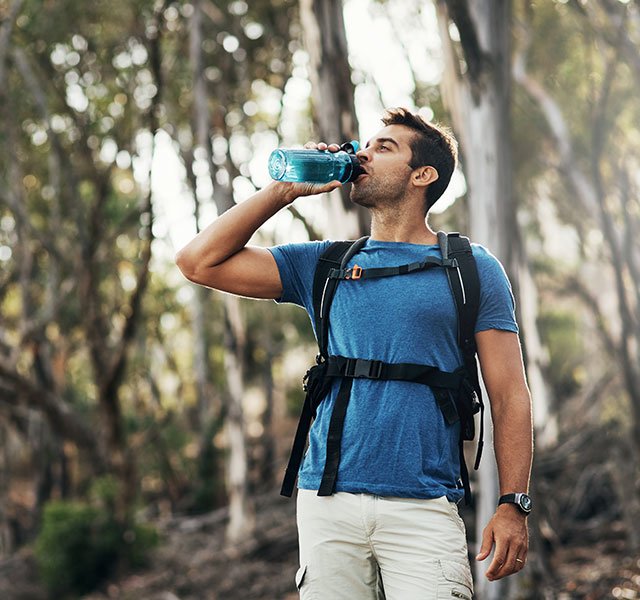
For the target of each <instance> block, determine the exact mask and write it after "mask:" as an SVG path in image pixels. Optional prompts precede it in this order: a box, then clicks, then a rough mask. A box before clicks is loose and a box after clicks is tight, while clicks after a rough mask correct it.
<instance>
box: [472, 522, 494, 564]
mask: <svg viewBox="0 0 640 600" xmlns="http://www.w3.org/2000/svg"><path fill="white" fill-rule="evenodd" d="M492 548H493V529H491V528H489V527H485V528H484V531H483V532H482V546H480V552H478V554H477V555H476V560H484V559H485V558H487V556H489V554H491V549H492Z"/></svg>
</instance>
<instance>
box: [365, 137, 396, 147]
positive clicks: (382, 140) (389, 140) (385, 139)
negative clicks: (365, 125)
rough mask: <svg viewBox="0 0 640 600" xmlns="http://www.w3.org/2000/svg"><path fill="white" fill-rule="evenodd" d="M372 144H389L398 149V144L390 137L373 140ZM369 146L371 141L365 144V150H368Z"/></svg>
mask: <svg viewBox="0 0 640 600" xmlns="http://www.w3.org/2000/svg"><path fill="white" fill-rule="evenodd" d="M373 141H374V142H378V144H382V143H384V142H389V143H390V144H393V145H394V146H395V147H396V148H400V144H398V142H396V141H395V140H394V139H393V138H390V137H381V138H376V139H375V140H373ZM370 144H371V141H368V142H367V143H366V144H365V148H368V147H369V145H370Z"/></svg>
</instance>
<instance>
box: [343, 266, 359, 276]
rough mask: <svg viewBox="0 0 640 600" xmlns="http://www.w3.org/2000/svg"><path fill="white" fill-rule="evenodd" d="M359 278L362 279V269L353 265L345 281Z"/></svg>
mask: <svg viewBox="0 0 640 600" xmlns="http://www.w3.org/2000/svg"><path fill="white" fill-rule="evenodd" d="M360 277H362V267H359V266H358V265H353V267H351V269H349V271H348V272H347V275H346V277H345V279H360Z"/></svg>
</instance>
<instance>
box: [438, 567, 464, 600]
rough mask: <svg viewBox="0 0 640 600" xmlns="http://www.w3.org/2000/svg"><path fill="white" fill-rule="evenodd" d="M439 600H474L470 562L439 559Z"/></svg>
mask: <svg viewBox="0 0 640 600" xmlns="http://www.w3.org/2000/svg"><path fill="white" fill-rule="evenodd" d="M438 562H439V563H440V570H439V574H438V596H437V600H453V599H455V598H457V599H459V600H472V598H473V579H472V578H471V569H470V568H469V565H468V564H465V563H459V562H455V561H452V560H439V561H438Z"/></svg>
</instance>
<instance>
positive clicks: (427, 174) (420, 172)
mask: <svg viewBox="0 0 640 600" xmlns="http://www.w3.org/2000/svg"><path fill="white" fill-rule="evenodd" d="M439 177H440V175H438V171H437V170H436V169H435V168H434V167H430V166H427V167H418V168H417V169H414V171H413V173H412V175H411V181H412V182H413V184H414V185H416V186H418V187H426V186H427V185H429V184H430V183H433V182H434V181H436V179H438V178H439Z"/></svg>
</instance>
